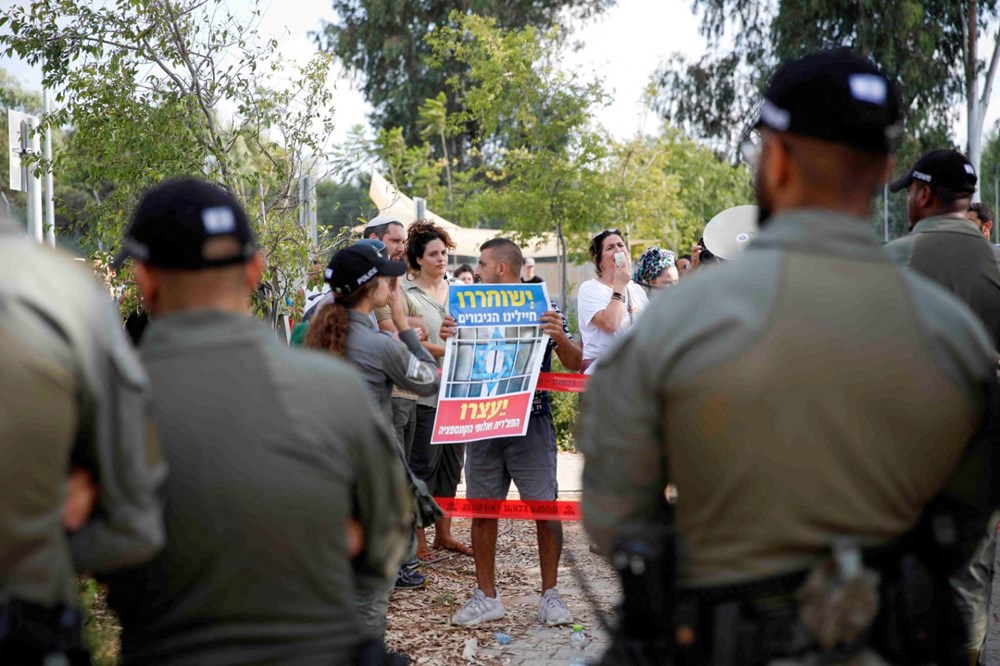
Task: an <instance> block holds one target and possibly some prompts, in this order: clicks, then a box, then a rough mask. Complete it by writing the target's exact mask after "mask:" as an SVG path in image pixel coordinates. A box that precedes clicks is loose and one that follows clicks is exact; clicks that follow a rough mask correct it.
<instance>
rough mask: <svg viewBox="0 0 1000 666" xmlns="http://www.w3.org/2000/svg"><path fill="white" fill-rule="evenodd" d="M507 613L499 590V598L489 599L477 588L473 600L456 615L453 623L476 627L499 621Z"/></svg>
mask: <svg viewBox="0 0 1000 666" xmlns="http://www.w3.org/2000/svg"><path fill="white" fill-rule="evenodd" d="M505 612H506V611H505V610H504V608H503V603H502V602H501V601H500V590H497V596H495V597H488V596H486V595H485V594H484V593H483V591H482V590H480V589H478V588H477V589H476V591H475V592H473V593H472V598H471V599H469V600H468V601H467V602H465V605H464V606H462V610H460V611H458V612H457V613H455V615H454V617H452V618H451V621H452V622H453V623H454V624H461V625H463V626H466V627H474V626H476V625H477V624H479V623H480V622H489V621H490V620H499V619H500V618H502V617H503V616H504V613H505Z"/></svg>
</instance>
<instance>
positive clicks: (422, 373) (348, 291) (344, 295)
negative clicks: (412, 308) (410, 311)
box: [305, 243, 441, 424]
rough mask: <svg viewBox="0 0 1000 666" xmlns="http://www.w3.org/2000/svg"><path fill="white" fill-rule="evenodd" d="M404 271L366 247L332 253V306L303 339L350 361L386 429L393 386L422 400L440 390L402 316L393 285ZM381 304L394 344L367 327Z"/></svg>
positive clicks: (322, 308)
mask: <svg viewBox="0 0 1000 666" xmlns="http://www.w3.org/2000/svg"><path fill="white" fill-rule="evenodd" d="M405 272H406V265H405V264H403V263H402V262H400V261H389V260H388V259H385V258H383V257H381V256H380V255H379V253H378V250H377V249H375V248H374V247H372V246H371V245H364V244H360V243H359V244H356V245H352V246H351V247H348V248H346V249H343V250H340V251H339V252H337V253H336V254H334V255H333V257H332V258H331V259H330V263H329V265H328V266H327V268H326V281H327V283H329V285H330V289H331V292H332V294H333V302H331V303H328V304H326V305H322V306H320V310H319V311H318V312H317V313H316V315H315V317H314V318H313V320H312V322H311V323H310V325H309V332H308V333H307V334H306V340H305V345H306V346H307V347H314V348H317V349H325V350H327V351H330V352H333V353H334V354H335V355H337V356H340V357H343V358H345V359H347V360H348V361H350V362H351V363H352V364H353V365H354V366H355V367H356V368H357V369H358V370H359V371H360V372H361V376H362V377H363V378H364V380H365V383H366V385H367V386H368V388H369V390H370V391H371V396H372V399H373V400H374V401H375V403H376V405H378V407H379V408H380V409H381V410H382V411H383V412H384V413H385V414H386V417H387V419H386V422H387V423H389V424H391V423H392V411H391V410H392V403H391V402H390V395H391V393H392V387H393V386H394V385H395V386H399V387H400V388H403V389H405V390H407V391H413V392H415V393H417V394H419V395H425V396H427V395H436V394H437V392H438V389H439V388H440V385H441V382H440V378H439V376H438V372H437V364H436V363H435V361H434V357H433V356H431V355H430V354H429V353H428V352H427V350H426V349H424V348H423V346H422V345H421V343H420V341H419V340H418V339H417V334H416V331H414V330H413V329H412V328H410V325H409V320H408V319H407V317H406V311H405V303H404V299H405V296H404V294H403V293H402V290H401V288H400V285H399V283H398V279H399V277H400V276H402V275H403V274H404V273H405ZM386 305H389V307H390V310H391V313H392V320H393V324H394V325H395V326H396V332H397V333H398V335H399V339H398V340H397V339H396V338H394V337H393V336H391V335H388V334H385V333H381V332H379V330H378V327H377V326H376V325H375V324H374V323H373V322H372V319H371V313H372V311H374V310H375V309H376V308H381V307H385V306H386Z"/></svg>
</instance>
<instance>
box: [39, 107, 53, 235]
mask: <svg viewBox="0 0 1000 666" xmlns="http://www.w3.org/2000/svg"><path fill="white" fill-rule="evenodd" d="M42 107H43V109H44V111H45V115H46V117H48V115H49V113H51V111H52V105H51V101H50V100H49V91H48V89H47V88H43V89H42ZM44 156H45V240H46V242H47V243H48V244H49V245H51V246H52V247H55V246H56V204H55V191H54V189H53V185H52V124H51V123H49V124H48V125H46V126H45V153H44Z"/></svg>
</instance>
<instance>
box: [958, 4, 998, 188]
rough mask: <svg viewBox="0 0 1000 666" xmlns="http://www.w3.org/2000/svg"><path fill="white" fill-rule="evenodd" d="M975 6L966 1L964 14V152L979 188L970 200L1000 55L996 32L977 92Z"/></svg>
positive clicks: (980, 180) (980, 186)
mask: <svg viewBox="0 0 1000 666" xmlns="http://www.w3.org/2000/svg"><path fill="white" fill-rule="evenodd" d="M977 15H978V8H977V2H976V0H969V5H968V12H967V14H966V16H965V26H964V28H965V29H964V30H963V32H964V33H965V96H966V110H967V115H968V125H967V130H968V137H967V142H968V143H967V151H966V152H967V153H968V157H969V161H970V162H972V166H973V168H975V170H976V174H977V175H978V176H979V188H978V189H977V190H976V193H975V194H974V195H972V200H973V201H979V200H980V198H981V194H982V189H983V188H982V183H983V179H984V174H982V173H980V171H979V167H980V166H981V163H982V158H983V123H984V121H985V120H986V110H987V109H988V108H989V104H990V95H991V94H992V92H993V79H994V77H995V75H996V70H997V60H998V58H1000V31H998V32H997V35H996V37H994V39H993V55H992V57H991V58H990V64H989V67H988V68H987V69H986V72H985V73H984V78H983V86H982V95H980V94H979V76H978V72H977V71H976V70H977V69H978V67H977V65H978V62H977V59H976V40H977V36H978V34H977V33H978V30H977V24H976V17H977Z"/></svg>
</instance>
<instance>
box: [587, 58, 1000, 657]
mask: <svg viewBox="0 0 1000 666" xmlns="http://www.w3.org/2000/svg"><path fill="white" fill-rule="evenodd" d="M899 123H900V102H899V97H898V93H897V91H896V87H895V85H894V84H893V83H892V82H891V81H890V80H888V79H887V78H886V77H885V76H884V75H883V74H882V73H881V72H879V70H878V69H877V68H876V67H874V66H873V65H872V64H871V63H870V62H869V61H868V60H866V59H863V58H861V57H859V56H856V55H853V54H852V53H850V52H847V51H824V52H820V53H816V54H812V55H808V56H806V57H804V58H801V59H799V60H796V61H793V62H791V63H788V64H786V65H784V66H783V67H781V68H780V69H779V70H778V71H777V72H776V74H775V75H774V77H773V78H772V80H771V81H770V84H769V86H768V89H767V93H766V96H765V98H764V100H763V103H762V105H761V111H760V120H759V123H758V125H757V129H758V130H759V133H760V138H761V141H760V143H759V146H756V147H755V146H747V147H746V149H745V151H744V152H745V154H746V155H747V157H748V158H749V159H750V160H752V162H753V164H754V165H755V168H756V178H755V180H756V191H757V199H758V204H759V222H760V231H759V232H758V233H757V235H756V236H755V237H754V239H753V241H752V242H750V243H749V247H748V248H747V250H746V251H745V252H744V253H743V254H742V256H741V258H740V260H739V261H734V262H725V263H723V264H721V265H719V266H717V267H715V268H713V269H712V270H710V271H700V272H699V273H698V274H696V275H694V276H693V277H691V278H690V279H687V280H682V281H681V282H680V283H679V284H678V285H677V286H676V287H674V288H673V289H671V290H669V291H668V292H666V293H665V294H663V295H662V296H661V297H659V298H658V299H657V300H655V301H653V302H652V303H651V304H650V307H649V308H648V309H647V311H646V314H644V315H643V317H642V319H641V320H640V321H639V322H638V323H637V324H636V326H635V327H634V328H633V330H632V331H631V332H630V334H629V335H628V336H626V337H625V338H624V339H622V340H621V341H620V342H619V343H618V344H617V345H616V346H615V347H614V348H613V349H611V350H610V351H608V352H607V354H606V355H605V357H603V358H602V363H601V366H600V367H599V369H598V370H597V372H596V374H595V375H594V377H593V379H592V380H591V382H590V384H589V386H588V389H587V392H586V393H585V394H584V396H583V405H582V408H581V419H580V424H579V431H578V432H579V436H578V440H577V445H578V447H579V448H580V449H581V450H582V451H583V453H584V454H585V456H586V465H585V468H584V474H583V518H584V524H585V526H586V528H587V531H588V532H589V534H590V536H591V537H592V538H593V540H594V542H595V545H596V546H597V548H598V549H599V550H600V551H601V552H605V553H610V554H612V561H613V563H614V564H615V565H616V567H617V568H618V569H619V572H620V573H621V575H622V579H623V586H624V589H625V591H626V594H625V604H624V607H623V609H622V617H623V618H625V619H624V620H623V621H622V624H621V627H620V629H619V637H624V640H621V639H620V638H619V639H618V640H616V642H615V645H616V647H615V649H616V650H623V651H625V652H631V654H630V655H629V656H622V655H621V654H620V653H619V654H616V655H615V656H613V657H610V658H609V660H608V661H609V663H611V661H612V660H617V661H621V662H624V661H625V660H627V659H630V658H631V659H634V654H635V652H643V651H644V652H645V653H646V654H647V658H649V657H648V655H649V654H650V653H653V654H654V655H655V656H654V657H653V658H652V660H651V662H650V663H659V662H663V661H666V657H665V655H667V654H672V655H673V657H674V658H676V659H678V660H679V661H680V662H681V663H692V664H694V663H698V664H709V663H710V664H736V665H739V664H763V663H771V662H772V661H781V663H786V661H784V660H788V661H787V663H800V661H797V660H802V662H801V663H804V662H806V661H808V660H809V659H819V660H830V663H833V661H836V660H838V659H845V660H846V659H850V658H853V657H855V656H863V655H864V653H865V652H866V651H871V650H872V649H873V648H874V649H875V650H877V651H878V652H880V653H881V655H882V658H883V659H887V660H889V661H893V662H896V663H940V664H943V663H952V661H950V660H949V659H939V657H940V656H941V653H940V652H933V653H930V654H928V653H926V652H919V651H918V650H917V649H916V648H912V646H911V642H912V641H908V640H907V638H906V637H905V636H903V637H902V638H900V636H898V635H889V634H891V633H892V631H894V630H901V631H900V632H899V633H905V631H906V630H909V629H913V630H914V632H915V633H916V634H917V635H918V637H919V638H918V640H926V639H928V638H929V639H932V640H934V639H939V642H938V643H937V645H939V646H941V647H942V648H951V649H952V652H949V653H948V656H949V657H950V656H951V655H952V654H953V652H954V650H955V649H958V650H959V651H960V650H961V648H960V647H959V648H955V646H954V642H952V643H951V644H948V642H947V641H946V640H945V639H944V638H943V637H941V636H940V635H936V634H935V632H938V631H941V628H940V627H941V626H942V623H941V622H939V620H941V619H942V618H941V616H940V615H937V614H936V613H940V612H944V610H945V609H946V607H947V604H939V603H937V602H938V600H939V599H940V598H941V597H944V598H947V597H948V595H947V592H946V591H942V589H943V588H946V580H945V578H944V576H942V575H937V576H936V577H935V576H932V575H930V574H928V578H927V579H923V578H922V579H921V580H931V581H933V582H934V583H935V586H934V587H931V588H924V589H923V591H922V592H921V597H920V598H921V600H922V603H923V602H925V601H926V602H927V603H928V604H930V606H929V607H930V608H931V609H933V611H934V612H933V613H930V616H929V617H920V618H917V619H918V620H920V621H919V622H918V621H917V620H916V619H914V618H913V617H910V618H908V619H907V620H906V621H899V617H900V613H905V612H907V611H909V610H911V609H910V608H903V609H902V610H900V609H899V608H898V607H897V605H896V604H895V602H896V601H898V600H901V599H904V600H905V599H909V598H911V597H909V596H907V595H908V594H911V593H912V592H913V590H910V589H908V588H907V587H906V585H908V584H909V581H910V580H911V579H910V578H906V579H903V580H902V582H901V578H900V576H899V575H898V574H899V572H900V571H902V570H903V569H902V568H901V567H900V566H898V565H899V564H900V561H899V558H896V557H892V556H890V555H892V554H894V553H895V552H896V551H895V550H894V549H893V548H892V546H895V545H896V544H897V543H900V541H899V540H900V538H901V537H903V535H905V534H907V533H909V532H910V530H911V529H912V528H913V527H914V525H916V524H917V523H918V520H919V519H920V518H921V516H922V514H923V512H924V510H925V506H927V504H928V502H930V501H931V500H932V498H934V497H935V495H936V494H937V493H938V491H940V490H941V489H942V488H943V487H944V485H945V483H946V481H947V479H948V475H949V473H950V472H951V470H952V469H953V468H954V467H955V465H956V463H957V461H958V460H959V458H960V457H961V456H962V454H963V451H964V449H965V446H966V443H967V442H968V441H969V440H970V439H971V438H972V437H973V435H974V434H975V432H976V430H977V429H978V428H979V426H980V423H981V421H982V420H983V412H984V410H985V405H986V402H987V394H988V391H989V386H990V383H991V381H992V378H993V358H992V354H991V350H990V344H989V340H988V338H987V336H986V334H985V332H984V331H983V329H982V326H981V325H980V324H979V323H978V322H977V321H976V319H975V318H974V317H973V316H972V314H971V313H969V312H968V311H967V310H966V309H965V308H964V307H963V306H962V305H961V304H960V303H958V302H957V301H955V300H954V299H953V298H952V297H951V296H950V295H949V294H947V293H946V292H944V291H943V290H941V289H939V288H938V287H937V286H936V285H933V284H932V283H930V282H929V281H927V280H925V279H924V278H922V277H921V276H919V275H916V274H915V273H912V272H910V271H908V270H906V269H902V268H899V267H898V266H896V265H895V264H894V263H893V262H891V261H889V260H888V259H887V258H886V257H885V256H884V254H882V252H881V251H880V249H879V247H878V244H877V242H876V240H875V238H874V237H873V235H872V233H871V231H870V227H869V224H868V222H867V219H866V218H867V215H868V211H869V209H870V206H871V198H872V193H873V192H875V191H876V190H877V189H878V188H879V186H880V184H881V183H883V182H884V181H885V179H886V177H887V176H888V174H889V173H890V171H891V169H892V157H891V155H892V151H893V148H894V146H895V144H896V142H897V141H898V139H899V136H900V124H899ZM668 483H672V484H675V485H676V489H677V499H676V504H672V505H671V504H668V502H667V500H666V498H665V489H666V487H667V484H668ZM674 530H676V532H675V531H674ZM945 531H946V530H945ZM921 534H923V533H922V532H921ZM675 535H676V536H675ZM942 538H943V537H942ZM834 553H836V556H834ZM879 553H885V554H884V555H883V556H882V557H878V555H879ZM870 568H871V569H874V571H871V570H869V569H870ZM916 568H917V570H918V571H919V575H921V576H923V575H924V573H925V571H924V569H922V568H920V567H919V566H917V567H916ZM908 571H909V570H908ZM935 573H936V572H935ZM879 574H881V575H882V580H883V581H884V582H885V584H884V585H883V586H882V587H880V586H879V585H878V583H877V581H878V575H879ZM663 581H667V582H663ZM672 588H676V590H673V589H672ZM932 591H933V592H935V593H937V594H933V595H932V594H931V592H932ZM880 597H881V598H880ZM664 600H667V603H670V604H671V605H672V607H668V608H664V607H663V606H664V603H665V602H664ZM877 608H881V609H882V614H881V615H878V616H876V609H877ZM925 620H926V622H924V621H925ZM928 627H929V629H930V631H925V629H928ZM865 632H870V633H868V634H867V639H868V641H869V642H868V643H867V644H866V633H865ZM917 647H918V648H921V647H926V646H925V645H923V644H918V646H917ZM904 648H905V651H904ZM911 648H912V649H911ZM964 656H965V655H964V654H963V655H962V658H964ZM809 663H812V662H809ZM838 663H839V662H838ZM861 663H866V662H861Z"/></svg>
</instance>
